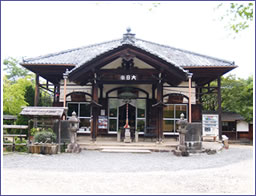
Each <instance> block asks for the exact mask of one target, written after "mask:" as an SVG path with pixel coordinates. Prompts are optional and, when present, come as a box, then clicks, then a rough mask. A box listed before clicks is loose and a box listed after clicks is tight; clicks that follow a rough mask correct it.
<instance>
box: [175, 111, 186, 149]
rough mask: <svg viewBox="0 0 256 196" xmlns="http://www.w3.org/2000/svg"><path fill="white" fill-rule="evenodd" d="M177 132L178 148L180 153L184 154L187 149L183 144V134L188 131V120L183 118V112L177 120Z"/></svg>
mask: <svg viewBox="0 0 256 196" xmlns="http://www.w3.org/2000/svg"><path fill="white" fill-rule="evenodd" d="M177 125H178V130H177V131H178V132H179V134H180V144H179V146H178V150H179V151H181V154H186V152H187V149H186V145H185V134H186V133H187V132H188V130H187V125H188V121H187V120H185V119H184V114H183V113H182V114H181V115H180V120H178V122H177Z"/></svg>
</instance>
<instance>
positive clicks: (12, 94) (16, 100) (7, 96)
mask: <svg viewBox="0 0 256 196" xmlns="http://www.w3.org/2000/svg"><path fill="white" fill-rule="evenodd" d="M30 85H31V79H30V77H29V76H27V77H25V78H20V79H18V80H17V82H16V83H14V84H11V82H10V81H9V80H8V79H7V77H6V76H4V78H3V112H4V114H13V115H18V114H19V113H20V112H21V107H22V106H26V105H28V103H27V102H26V100H25V97H24V96H25V92H26V88H27V86H30Z"/></svg>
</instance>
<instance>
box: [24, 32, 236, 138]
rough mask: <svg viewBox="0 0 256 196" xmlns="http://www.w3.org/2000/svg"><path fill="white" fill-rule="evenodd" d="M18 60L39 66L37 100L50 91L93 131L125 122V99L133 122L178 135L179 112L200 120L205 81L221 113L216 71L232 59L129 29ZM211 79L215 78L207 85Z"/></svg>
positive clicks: (132, 124)
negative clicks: (93, 41) (90, 42)
mask: <svg viewBox="0 0 256 196" xmlns="http://www.w3.org/2000/svg"><path fill="white" fill-rule="evenodd" d="M21 65H22V66H24V67H25V68H27V69H29V70H30V71H32V72H34V73H35V74H36V80H35V81H36V89H35V105H37V103H38V99H39V89H40V88H43V89H46V90H48V91H50V92H52V93H53V95H54V102H53V106H61V107H63V106H64V107H68V116H67V118H68V117H70V116H71V114H72V112H73V111H75V112H76V114H77V115H78V117H79V119H80V130H81V131H82V132H83V131H84V132H85V133H90V134H91V136H92V138H93V139H96V138H97V136H98V135H99V134H116V133H117V131H118V130H120V129H122V128H123V127H124V125H125V122H126V121H125V120H126V112H127V110H126V109H127V108H126V104H128V119H129V125H130V127H131V130H136V131H139V133H140V134H145V133H146V132H147V131H148V130H151V131H152V132H154V133H155V134H156V136H157V138H162V137H163V135H177V134H178V133H177V125H176V122H177V120H178V119H179V118H180V114H181V113H183V114H184V115H185V118H186V119H187V120H188V121H189V122H200V121H201V120H202V111H201V110H202V109H201V103H202V99H201V97H202V95H203V89H207V92H208V93H211V92H215V93H218V114H219V119H221V90H220V88H221V76H222V75H223V74H225V73H227V72H229V71H231V70H232V69H234V68H236V67H237V66H236V65H235V63H234V62H231V61H226V60H222V59H218V58H214V57H210V56H206V55H202V54H198V53H194V52H190V51H186V50H181V49H178V48H173V47H170V46H166V45H161V44H157V43H153V42H149V41H145V40H142V39H138V38H136V37H135V34H133V33H131V32H130V29H127V33H125V34H123V37H122V38H121V39H117V40H112V41H108V42H104V43H99V44H95V45H89V46H85V47H80V48H75V49H71V50H65V51H61V52H58V53H54V54H48V55H45V56H39V57H36V58H28V59H24V61H23V62H22V63H21ZM39 77H42V78H44V79H45V80H46V81H47V83H46V84H40V80H39ZM214 80H217V84H218V85H217V86H211V85H210V82H211V81H214ZM221 135H222V126H221V123H219V134H218V136H219V138H220V139H221Z"/></svg>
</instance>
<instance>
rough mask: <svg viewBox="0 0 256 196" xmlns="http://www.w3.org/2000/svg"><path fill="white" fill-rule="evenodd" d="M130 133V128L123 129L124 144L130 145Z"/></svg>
mask: <svg viewBox="0 0 256 196" xmlns="http://www.w3.org/2000/svg"><path fill="white" fill-rule="evenodd" d="M131 141H132V140H131V132H130V128H125V133H124V142H125V143H131Z"/></svg>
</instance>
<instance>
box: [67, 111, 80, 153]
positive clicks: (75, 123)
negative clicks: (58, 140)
mask: <svg viewBox="0 0 256 196" xmlns="http://www.w3.org/2000/svg"><path fill="white" fill-rule="evenodd" d="M68 121H69V132H70V142H71V143H70V144H68V148H67V149H66V152H69V153H79V152H81V150H82V149H81V148H80V146H79V144H78V143H76V138H77V133H76V132H77V131H78V129H79V122H80V121H79V119H78V118H77V117H76V113H75V112H73V113H72V117H71V118H70V119H69V120H68Z"/></svg>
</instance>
